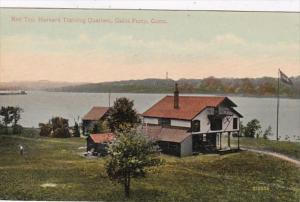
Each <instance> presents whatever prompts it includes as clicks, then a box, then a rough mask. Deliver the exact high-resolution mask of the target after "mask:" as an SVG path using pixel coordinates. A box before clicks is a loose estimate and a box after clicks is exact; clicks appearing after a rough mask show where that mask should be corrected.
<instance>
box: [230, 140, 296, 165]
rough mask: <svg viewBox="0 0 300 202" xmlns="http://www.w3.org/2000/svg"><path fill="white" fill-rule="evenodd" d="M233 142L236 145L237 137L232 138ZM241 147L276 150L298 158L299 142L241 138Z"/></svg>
mask: <svg viewBox="0 0 300 202" xmlns="http://www.w3.org/2000/svg"><path fill="white" fill-rule="evenodd" d="M233 144H234V145H237V139H236V138H234V139H233ZM240 145H241V147H248V148H255V149H262V150H267V151H272V152H278V153H281V154H285V155H287V156H290V157H292V158H295V159H298V160H300V143H299V142H286V141H279V142H277V141H276V140H266V139H263V138H258V139H256V138H245V137H243V138H241V139H240Z"/></svg>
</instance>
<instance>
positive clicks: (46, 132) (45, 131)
mask: <svg viewBox="0 0 300 202" xmlns="http://www.w3.org/2000/svg"><path fill="white" fill-rule="evenodd" d="M39 127H40V129H41V130H40V136H44V137H49V136H50V134H51V131H52V126H51V124H49V123H46V124H45V123H40V124H39Z"/></svg>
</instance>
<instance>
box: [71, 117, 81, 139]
mask: <svg viewBox="0 0 300 202" xmlns="http://www.w3.org/2000/svg"><path fill="white" fill-rule="evenodd" d="M73 136H74V137H80V129H79V125H78V123H77V122H76V121H75V125H74V132H73Z"/></svg>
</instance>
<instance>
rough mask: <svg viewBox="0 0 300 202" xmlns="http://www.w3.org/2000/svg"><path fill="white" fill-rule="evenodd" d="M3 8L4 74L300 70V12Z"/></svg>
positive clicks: (25, 77) (2, 77) (76, 77)
mask: <svg viewBox="0 0 300 202" xmlns="http://www.w3.org/2000/svg"><path fill="white" fill-rule="evenodd" d="M0 10H1V12H0V17H1V18H0V27H1V30H0V43H1V46H0V70H1V74H0V82H18V81H28V82H32V81H40V80H48V81H52V82H71V83H74V82H75V83H82V82H83V83H99V82H111V81H124V80H140V79H147V78H160V79H164V78H165V77H166V72H168V73H169V78H171V79H174V80H178V79H180V78H186V79H203V78H207V77H209V76H214V77H216V78H257V77H264V76H266V77H275V78H276V77H277V74H278V69H279V68H280V69H281V70H282V71H283V72H284V73H285V74H287V75H288V76H289V77H292V76H298V75H300V54H299V52H300V26H299V25H300V16H299V15H300V14H299V13H274V12H222V11H138V10H72V9H63V10H62V9H4V8H1V9H0Z"/></svg>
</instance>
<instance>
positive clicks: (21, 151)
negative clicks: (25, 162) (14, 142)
mask: <svg viewBox="0 0 300 202" xmlns="http://www.w3.org/2000/svg"><path fill="white" fill-rule="evenodd" d="M19 151H20V155H21V156H23V153H24V147H23V146H22V145H19Z"/></svg>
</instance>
